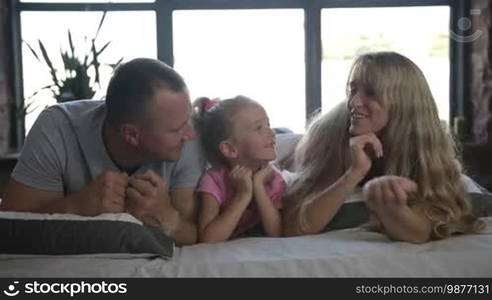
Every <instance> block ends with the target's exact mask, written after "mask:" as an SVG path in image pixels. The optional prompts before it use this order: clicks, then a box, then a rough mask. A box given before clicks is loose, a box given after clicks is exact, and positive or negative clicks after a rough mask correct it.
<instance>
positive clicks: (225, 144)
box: [219, 140, 239, 158]
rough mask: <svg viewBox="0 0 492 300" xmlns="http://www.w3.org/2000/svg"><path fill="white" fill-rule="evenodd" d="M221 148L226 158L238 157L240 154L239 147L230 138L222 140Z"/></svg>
mask: <svg viewBox="0 0 492 300" xmlns="http://www.w3.org/2000/svg"><path fill="white" fill-rule="evenodd" d="M219 150H220V153H222V155H224V156H225V157H226V158H237V157H238V155H239V152H238V149H237V148H236V146H234V144H233V143H232V142H231V141H229V140H225V141H222V142H220V144H219Z"/></svg>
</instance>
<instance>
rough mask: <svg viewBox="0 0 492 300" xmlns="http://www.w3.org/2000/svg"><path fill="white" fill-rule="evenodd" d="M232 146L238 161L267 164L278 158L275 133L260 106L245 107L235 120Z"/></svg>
mask: <svg viewBox="0 0 492 300" xmlns="http://www.w3.org/2000/svg"><path fill="white" fill-rule="evenodd" d="M233 122H234V130H233V136H232V138H231V141H232V144H233V145H234V148H235V150H236V153H237V159H240V160H247V161H253V162H265V161H271V160H274V159H275V158H276V157H277V154H276V152H275V133H274V132H273V130H272V129H271V128H270V122H269V120H268V116H267V114H266V112H265V110H264V109H263V107H261V106H259V105H245V106H244V107H243V108H241V109H240V110H239V112H238V113H237V114H236V116H235V118H234V120H233Z"/></svg>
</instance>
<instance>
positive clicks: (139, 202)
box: [0, 58, 203, 245]
mask: <svg viewBox="0 0 492 300" xmlns="http://www.w3.org/2000/svg"><path fill="white" fill-rule="evenodd" d="M190 116H191V105H190V100H189V95H188V90H187V87H186V84H185V83H184V81H183V79H182V78H181V76H180V75H179V74H178V73H176V71H174V70H173V69H172V68H170V67H169V66H167V65H166V64H164V63H162V62H160V61H157V60H153V59H147V58H139V59H134V60H132V61H130V62H127V63H125V64H123V65H121V66H120V67H119V68H118V69H117V70H116V72H115V74H114V76H113V77H112V78H111V80H110V83H109V87H108V90H107V94H106V101H105V102H104V101H95V100H85V101H74V102H69V103H66V104H59V105H55V106H52V107H50V108H47V109H46V110H45V111H43V112H42V113H41V115H40V116H39V118H38V119H37V120H36V123H35V124H34V126H33V128H32V129H31V131H30V133H29V135H28V136H27V138H26V142H25V144H24V147H23V149H22V153H21V156H20V158H19V161H18V163H17V165H16V167H15V169H14V171H13V172H12V177H11V180H10V182H9V184H8V186H7V189H6V192H5V199H4V201H3V202H2V203H1V207H0V208H1V209H2V210H15V211H31V212H39V213H55V212H59V213H74V214H79V215H88V216H94V215H98V214H101V213H118V212H124V211H129V212H131V213H132V214H133V215H134V216H136V217H137V218H139V219H141V220H142V221H143V222H144V223H145V224H147V225H150V226H158V227H160V228H161V230H162V231H163V232H165V233H166V234H168V235H169V236H171V237H172V238H174V240H175V241H176V244H178V245H184V244H193V243H195V242H196V227H195V221H194V219H195V204H194V199H193V191H194V187H195V185H196V183H197V181H198V179H199V177H200V175H201V173H202V170H203V160H202V156H201V155H200V151H199V149H198V143H197V141H195V140H192V141H188V140H190V139H192V138H193V137H194V135H195V133H194V131H193V129H192V127H191V123H190Z"/></svg>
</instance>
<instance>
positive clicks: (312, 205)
mask: <svg viewBox="0 0 492 300" xmlns="http://www.w3.org/2000/svg"><path fill="white" fill-rule="evenodd" d="M364 175H365V174H361V173H358V172H357V171H354V170H353V169H349V170H348V171H347V172H346V173H345V174H344V175H343V176H342V177H340V179H338V180H337V181H336V182H335V183H334V184H332V185H331V186H329V187H328V188H326V189H325V190H323V191H321V192H320V193H319V194H317V195H316V196H315V197H314V198H313V199H306V200H305V201H307V203H306V204H305V205H306V207H305V209H304V210H303V211H301V209H300V206H301V205H302V204H296V205H289V206H286V207H285V208H284V214H283V219H284V220H283V224H284V235H286V236H295V235H302V234H314V233H318V232H320V231H321V230H323V228H325V227H326V225H328V223H329V222H330V221H331V220H332V219H333V217H334V216H335V214H336V212H337V211H338V209H339V208H340V206H342V204H343V203H344V202H345V199H346V198H347V196H348V195H349V194H350V193H351V192H352V191H353V190H354V189H355V187H356V186H357V184H358V183H359V182H360V181H361V180H362V179H363V178H364ZM301 214H303V218H304V219H305V220H306V224H304V225H305V228H302V227H303V226H301V222H300V217H301Z"/></svg>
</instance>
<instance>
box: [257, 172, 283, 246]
mask: <svg viewBox="0 0 492 300" xmlns="http://www.w3.org/2000/svg"><path fill="white" fill-rule="evenodd" d="M274 176H275V171H274V170H273V168H272V167H271V166H266V167H264V168H262V169H261V170H259V171H258V172H257V173H256V174H255V175H254V176H253V195H254V199H255V202H256V205H257V207H258V211H259V213H260V218H261V223H262V225H263V228H264V229H265V232H266V234H267V235H268V236H275V237H277V236H281V235H282V217H281V215H280V212H279V210H278V209H277V207H275V204H274V203H273V201H272V199H270V197H269V196H268V194H267V192H266V190H265V184H266V183H268V182H271V181H272V180H273V179H274Z"/></svg>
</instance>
